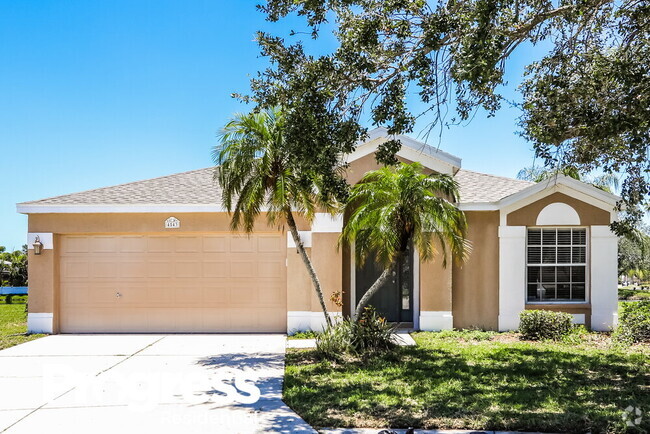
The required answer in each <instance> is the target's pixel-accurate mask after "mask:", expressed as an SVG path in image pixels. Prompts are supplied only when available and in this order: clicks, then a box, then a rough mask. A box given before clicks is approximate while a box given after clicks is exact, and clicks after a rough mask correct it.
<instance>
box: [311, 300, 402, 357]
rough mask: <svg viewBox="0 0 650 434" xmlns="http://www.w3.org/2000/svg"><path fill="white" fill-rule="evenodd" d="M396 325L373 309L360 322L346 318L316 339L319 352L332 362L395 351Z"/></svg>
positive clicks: (366, 309)
mask: <svg viewBox="0 0 650 434" xmlns="http://www.w3.org/2000/svg"><path fill="white" fill-rule="evenodd" d="M396 327H397V325H396V324H392V323H389V322H388V321H386V318H384V317H382V316H381V315H379V314H378V313H377V311H376V310H375V309H374V308H373V307H371V306H368V307H366V308H365V309H364V310H363V312H362V313H361V315H360V316H359V318H358V319H356V320H354V319H351V318H345V319H344V320H342V321H341V322H339V323H338V324H335V325H333V326H331V327H328V328H327V329H326V330H325V331H324V332H323V333H321V334H319V335H317V336H316V351H317V352H318V354H319V355H320V356H321V357H323V358H325V359H329V360H341V359H343V358H345V357H355V356H360V355H363V356H367V355H371V354H377V353H382V352H385V351H389V350H391V349H393V348H394V347H395V346H396V344H395V340H394V339H393V334H394V333H395V328H396Z"/></svg>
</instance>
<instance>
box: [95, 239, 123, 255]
mask: <svg viewBox="0 0 650 434" xmlns="http://www.w3.org/2000/svg"><path fill="white" fill-rule="evenodd" d="M88 240H89V244H90V252H91V253H111V254H112V253H115V252H116V251H119V250H118V249H119V248H120V239H119V238H118V237H117V236H93V237H88Z"/></svg>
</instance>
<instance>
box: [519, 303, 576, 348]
mask: <svg viewBox="0 0 650 434" xmlns="http://www.w3.org/2000/svg"><path fill="white" fill-rule="evenodd" d="M519 319H520V322H519V333H521V337H522V339H527V340H532V341H537V340H541V339H552V340H555V341H558V340H561V339H562V338H564V337H565V336H568V335H569V333H571V329H572V327H573V326H572V320H573V317H572V316H571V314H569V313H565V312H552V311H550V310H525V311H523V312H521V313H520V314H519Z"/></svg>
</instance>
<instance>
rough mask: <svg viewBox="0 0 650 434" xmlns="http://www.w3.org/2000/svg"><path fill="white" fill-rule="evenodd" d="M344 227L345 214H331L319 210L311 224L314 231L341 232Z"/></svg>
mask: <svg viewBox="0 0 650 434" xmlns="http://www.w3.org/2000/svg"><path fill="white" fill-rule="evenodd" d="M342 229H343V215H342V214H337V215H334V216H333V215H331V214H328V213H325V212H317V213H316V215H315V216H314V221H313V222H312V224H311V231H312V232H341V230H342Z"/></svg>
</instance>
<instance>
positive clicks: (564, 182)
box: [499, 175, 619, 208]
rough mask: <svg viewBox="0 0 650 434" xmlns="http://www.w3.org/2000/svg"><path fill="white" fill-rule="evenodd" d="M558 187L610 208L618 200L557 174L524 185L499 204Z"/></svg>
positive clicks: (506, 203)
mask: <svg viewBox="0 0 650 434" xmlns="http://www.w3.org/2000/svg"><path fill="white" fill-rule="evenodd" d="M560 187H568V188H569V189H571V190H574V191H577V192H579V193H582V194H584V195H586V196H589V197H591V198H593V199H595V200H597V201H598V202H601V203H602V204H606V205H610V208H612V207H613V206H614V205H616V202H617V201H618V200H619V197H618V196H616V195H613V194H611V193H607V192H606V191H603V190H601V189H599V188H596V187H594V186H593V185H590V184H587V183H584V182H581V181H578V180H576V179H573V178H570V177H568V176H564V175H558V176H557V177H553V178H550V179H548V180H546V181H542V182H538V183H537V184H534V185H531V186H530V187H526V188H525V189H523V190H521V191H519V192H517V193H515V194H511V195H510V196H508V197H505V198H503V199H501V200H500V201H499V204H500V205H501V206H502V207H504V206H508V205H512V204H515V203H518V202H519V201H521V200H522V199H525V198H527V197H530V196H532V195H534V194H535V193H540V192H542V191H544V190H547V189H553V188H560ZM602 204H601V205H600V206H601V207H602V206H603V205H602ZM596 206H598V205H596Z"/></svg>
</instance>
